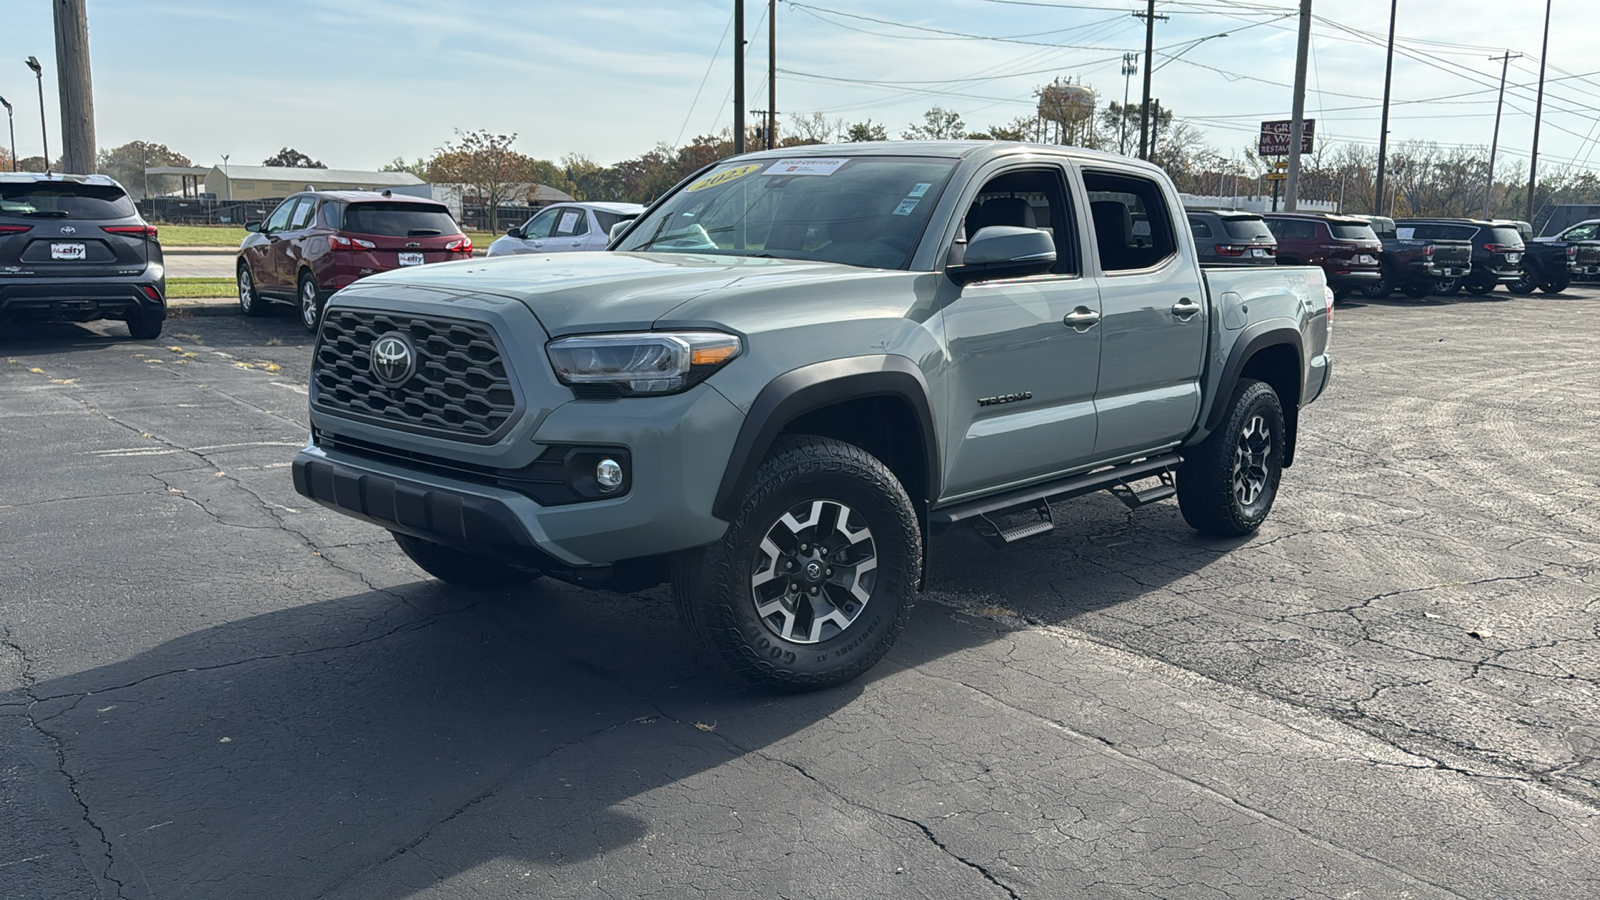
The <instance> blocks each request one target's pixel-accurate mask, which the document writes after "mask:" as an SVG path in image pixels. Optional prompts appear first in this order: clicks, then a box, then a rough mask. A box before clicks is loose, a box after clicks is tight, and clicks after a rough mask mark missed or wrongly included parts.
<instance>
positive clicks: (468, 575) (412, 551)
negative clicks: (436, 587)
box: [389, 531, 539, 587]
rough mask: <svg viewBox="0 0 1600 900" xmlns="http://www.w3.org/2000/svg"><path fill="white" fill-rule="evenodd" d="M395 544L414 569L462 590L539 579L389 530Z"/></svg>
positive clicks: (526, 573) (522, 582) (513, 568)
mask: <svg viewBox="0 0 1600 900" xmlns="http://www.w3.org/2000/svg"><path fill="white" fill-rule="evenodd" d="M389 533H390V534H392V535H394V542H395V543H396V544H399V545H400V549H401V550H402V551H404V552H405V555H406V556H408V557H410V558H411V561H412V562H414V563H416V564H417V567H418V568H420V569H421V570H422V571H424V572H427V573H428V574H429V575H432V576H433V577H435V578H437V579H439V580H440V581H443V582H446V583H447V584H456V585H461V586H463V587H503V586H506V585H514V584H526V583H527V582H530V581H532V580H534V579H535V578H538V577H539V573H538V572H533V571H529V570H526V569H518V568H516V567H514V566H508V565H506V564H505V563H502V562H496V561H495V560H492V559H485V558H484V557H481V556H473V555H472V554H470V553H463V552H461V551H460V550H454V549H451V548H449V547H446V546H444V545H443V544H435V543H434V542H432V541H425V540H423V539H421V538H414V537H412V536H411V535H409V534H401V533H400V532H398V531H391V532H389Z"/></svg>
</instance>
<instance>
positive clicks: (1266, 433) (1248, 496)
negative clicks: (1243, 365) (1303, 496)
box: [1178, 379, 1287, 537]
mask: <svg viewBox="0 0 1600 900" xmlns="http://www.w3.org/2000/svg"><path fill="white" fill-rule="evenodd" d="M1286 437H1287V432H1285V431H1284V425H1283V407H1282V405H1281V404H1280V403H1279V401H1278V394H1277V392H1276V391H1274V390H1273V389H1272V387H1271V385H1268V384H1267V383H1266V382H1262V381H1255V380H1252V379H1241V380H1240V381H1239V385H1238V387H1236V388H1234V391H1233V397H1232V399H1231V400H1229V401H1228V411H1227V413H1226V414H1225V415H1224V416H1223V417H1222V423H1221V424H1220V425H1218V426H1217V429H1216V430H1215V431H1213V432H1211V434H1210V435H1209V436H1208V437H1207V438H1206V439H1205V440H1204V441H1201V442H1200V444H1199V446H1197V447H1195V448H1194V450H1193V452H1189V453H1185V454H1184V461H1183V467H1182V468H1180V469H1179V470H1178V509H1179V511H1181V512H1182V513H1183V519H1184V521H1185V522H1188V523H1189V524H1190V525H1191V526H1193V527H1194V529H1195V530H1197V531H1199V532H1200V533H1202V534H1207V535H1213V536H1216V537H1240V536H1243V535H1246V534H1250V533H1251V532H1253V531H1255V530H1256V529H1257V528H1260V527H1261V523H1262V522H1264V521H1266V519H1267V513H1269V512H1271V511H1272V501H1273V500H1274V499H1276V497H1277V496H1278V482H1279V480H1280V479H1281V478H1282V477H1283V450H1284V440H1285V438H1286Z"/></svg>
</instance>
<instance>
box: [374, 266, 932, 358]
mask: <svg viewBox="0 0 1600 900" xmlns="http://www.w3.org/2000/svg"><path fill="white" fill-rule="evenodd" d="M911 274H912V273H908V272H902V271H893V272H886V271H883V270H876V269H860V268H856V267H854V266H845V265H839V264H837V263H824V262H811V261H806V260H788V259H758V258H752V257H741V256H716V255H710V254H697V253H696V254H690V253H608V252H596V253H551V254H528V255H520V256H505V257H495V258H492V259H490V258H483V259H474V260H464V261H462V262H454V263H441V264H435V265H429V266H419V267H416V268H410V269H398V270H395V271H391V272H384V273H382V274H378V275H373V276H371V277H368V278H363V279H362V280H360V281H359V282H356V283H355V284H354V285H351V286H350V287H348V288H345V292H347V293H349V294H366V293H369V292H370V293H377V294H379V295H381V294H382V292H383V291H384V290H385V289H386V288H389V289H393V288H394V287H399V286H402V285H403V286H408V287H423V288H431V289H434V290H442V291H449V292H451V293H457V294H479V295H482V294H491V295H495V296H499V297H505V298H509V299H513V300H517V301H520V302H521V303H523V304H524V305H526V306H527V307H528V308H529V309H530V310H532V312H533V314H534V315H535V316H536V317H537V318H538V319H539V324H540V325H542V326H544V329H545V331H547V332H549V334H550V335H551V336H552V337H558V336H560V335H563V334H581V333H587V332H595V331H628V330H644V329H649V328H650V327H651V326H653V325H654V324H655V323H656V322H657V321H658V320H659V319H661V318H663V317H665V316H667V315H668V314H669V313H671V312H672V311H673V310H674V309H677V308H678V307H680V306H683V305H684V304H687V303H690V302H691V301H695V300H698V299H701V298H707V299H710V298H709V297H708V295H712V294H717V293H719V292H727V291H730V290H737V291H738V293H740V294H744V293H746V292H751V291H756V292H763V293H764V292H767V291H780V290H781V289H783V288H788V287H792V286H795V285H797V284H800V283H803V284H808V285H810V286H812V288H815V287H817V286H818V285H819V283H821V282H824V281H858V280H872V279H878V278H883V277H886V276H892V277H900V278H905V277H907V276H908V275H911ZM706 307H707V304H706V303H703V302H702V303H695V304H694V309H695V311H696V313H698V314H700V315H706V314H709V313H710V311H709V310H707V308H706Z"/></svg>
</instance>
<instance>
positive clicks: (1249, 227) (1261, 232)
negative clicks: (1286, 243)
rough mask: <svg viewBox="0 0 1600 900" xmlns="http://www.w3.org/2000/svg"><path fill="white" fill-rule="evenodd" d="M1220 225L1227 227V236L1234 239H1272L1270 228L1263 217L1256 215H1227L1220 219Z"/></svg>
mask: <svg viewBox="0 0 1600 900" xmlns="http://www.w3.org/2000/svg"><path fill="white" fill-rule="evenodd" d="M1222 227H1224V228H1226V229H1228V237H1230V238H1232V239H1233V240H1236V241H1270V240H1272V229H1270V228H1268V227H1267V222H1266V220H1265V219H1261V218H1258V217H1256V216H1228V217H1227V218H1224V219H1223V220H1222Z"/></svg>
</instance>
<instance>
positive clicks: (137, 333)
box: [128, 306, 167, 341]
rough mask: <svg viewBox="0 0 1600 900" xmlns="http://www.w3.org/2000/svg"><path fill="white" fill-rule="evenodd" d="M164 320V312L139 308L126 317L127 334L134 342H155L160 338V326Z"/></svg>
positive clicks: (165, 317)
mask: <svg viewBox="0 0 1600 900" xmlns="http://www.w3.org/2000/svg"><path fill="white" fill-rule="evenodd" d="M166 320H167V313H166V310H162V309H146V308H145V307H142V306H141V307H139V308H138V309H135V310H134V311H133V312H132V313H130V314H129V315H128V334H130V335H132V336H133V339H134V340H136V341H151V340H155V339H156V338H158V337H160V336H161V324H162V323H163V322H165V321H166Z"/></svg>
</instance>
